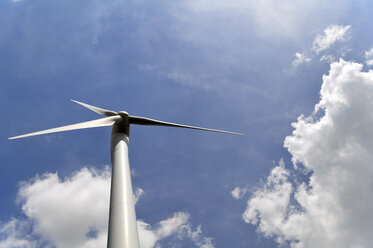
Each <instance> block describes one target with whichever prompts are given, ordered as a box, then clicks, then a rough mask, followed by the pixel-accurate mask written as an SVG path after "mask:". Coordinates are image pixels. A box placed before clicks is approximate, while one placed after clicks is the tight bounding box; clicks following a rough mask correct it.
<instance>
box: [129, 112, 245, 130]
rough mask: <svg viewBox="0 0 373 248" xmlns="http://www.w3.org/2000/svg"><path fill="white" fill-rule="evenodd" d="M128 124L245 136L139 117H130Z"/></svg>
mask: <svg viewBox="0 0 373 248" xmlns="http://www.w3.org/2000/svg"><path fill="white" fill-rule="evenodd" d="M129 123H130V124H135V125H145V126H167V127H181V128H191V129H197V130H204V131H211V132H218V133H227V134H235V135H245V134H243V133H235V132H230V131H224V130H218V129H211V128H203V127H194V126H187V125H182V124H177V123H171V122H165V121H158V120H153V119H150V118H145V117H139V116H130V117H129Z"/></svg>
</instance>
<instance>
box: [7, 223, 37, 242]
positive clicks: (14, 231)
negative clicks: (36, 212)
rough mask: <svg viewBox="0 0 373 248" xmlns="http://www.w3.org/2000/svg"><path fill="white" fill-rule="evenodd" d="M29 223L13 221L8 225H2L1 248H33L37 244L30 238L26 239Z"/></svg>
mask: <svg viewBox="0 0 373 248" xmlns="http://www.w3.org/2000/svg"><path fill="white" fill-rule="evenodd" d="M26 227H27V223H24V222H23V221H21V220H17V219H11V220H10V221H9V222H7V223H0V248H9V247H12V248H33V247H36V244H35V242H33V241H30V240H29V237H24V232H25V230H24V229H25V228H26Z"/></svg>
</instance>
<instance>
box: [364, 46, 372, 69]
mask: <svg viewBox="0 0 373 248" xmlns="http://www.w3.org/2000/svg"><path fill="white" fill-rule="evenodd" d="M365 64H366V65H367V66H372V65H373V48H371V49H370V50H369V51H366V52H365Z"/></svg>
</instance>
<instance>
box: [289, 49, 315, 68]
mask: <svg viewBox="0 0 373 248" xmlns="http://www.w3.org/2000/svg"><path fill="white" fill-rule="evenodd" d="M310 61H311V58H309V57H307V56H306V55H305V54H303V53H298V52H297V53H295V59H294V61H293V66H294V67H297V66H298V65H300V64H303V63H305V62H310Z"/></svg>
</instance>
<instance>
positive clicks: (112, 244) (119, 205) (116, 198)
mask: <svg viewBox="0 0 373 248" xmlns="http://www.w3.org/2000/svg"><path fill="white" fill-rule="evenodd" d="M71 101H73V102H75V103H78V104H80V105H82V106H84V107H86V108H88V109H90V110H92V111H94V112H96V113H98V114H101V115H104V116H106V117H105V118H101V119H97V120H93V121H86V122H81V123H77V124H72V125H68V126H62V127H57V128H52V129H47V130H43V131H38V132H33V133H28V134H23V135H19V136H15V137H11V138H9V139H18V138H25V137H29V136H35V135H41V134H49V133H56V132H64V131H70V130H77V129H85V128H93V127H103V126H113V128H112V133H111V163H112V174H111V191H110V212H109V230H108V242H107V247H108V248H139V247H140V245H139V236H138V233H137V224H136V213H135V205H134V201H133V195H132V183H131V174H130V167H129V160H128V144H129V134H130V125H149V126H169V127H181V128H191V129H198V130H205V131H212V132H219V133H227V134H236V135H244V134H241V133H234V132H229V131H223V130H217V129H210V128H202V127H194V126H187V125H181V124H176V123H170V122H164V121H158V120H153V119H149V118H145V117H139V116H132V115H129V114H128V113H127V112H125V111H120V112H115V111H111V110H106V109H103V108H99V107H95V106H92V105H89V104H86V103H82V102H78V101H75V100H71Z"/></svg>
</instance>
